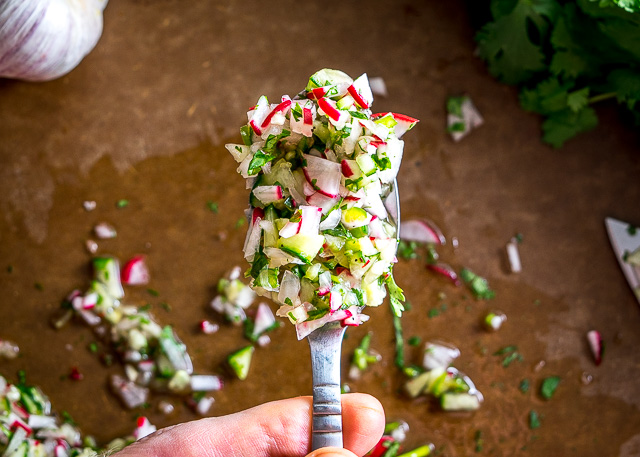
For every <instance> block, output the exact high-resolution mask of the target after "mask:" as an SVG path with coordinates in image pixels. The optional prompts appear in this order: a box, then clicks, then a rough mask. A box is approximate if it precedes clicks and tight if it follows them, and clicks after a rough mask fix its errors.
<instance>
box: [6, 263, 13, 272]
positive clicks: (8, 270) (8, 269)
mask: <svg viewBox="0 0 640 457" xmlns="http://www.w3.org/2000/svg"><path fill="white" fill-rule="evenodd" d="M7 273H13V265H7Z"/></svg>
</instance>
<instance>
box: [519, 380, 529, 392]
mask: <svg viewBox="0 0 640 457" xmlns="http://www.w3.org/2000/svg"><path fill="white" fill-rule="evenodd" d="M530 386H531V383H530V382H529V380H528V379H526V378H525V379H523V380H522V381H520V392H522V393H523V394H525V393H527V392H528V391H529V387H530Z"/></svg>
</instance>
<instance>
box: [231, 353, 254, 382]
mask: <svg viewBox="0 0 640 457" xmlns="http://www.w3.org/2000/svg"><path fill="white" fill-rule="evenodd" d="M254 351H255V348H254V347H253V346H251V345H249V346H245V347H243V348H242V349H240V350H238V351H236V352H234V353H233V354H231V355H229V357H227V362H228V363H229V366H230V367H231V369H232V370H233V372H234V373H235V374H236V376H237V377H238V379H240V380H241V381H244V380H245V379H247V375H248V374H249V367H250V366H251V358H252V357H253V352H254Z"/></svg>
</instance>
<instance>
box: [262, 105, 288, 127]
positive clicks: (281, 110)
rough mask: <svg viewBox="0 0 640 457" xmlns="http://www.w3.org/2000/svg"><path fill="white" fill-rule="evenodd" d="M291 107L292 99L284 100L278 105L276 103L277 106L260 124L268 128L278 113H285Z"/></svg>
mask: <svg viewBox="0 0 640 457" xmlns="http://www.w3.org/2000/svg"><path fill="white" fill-rule="evenodd" d="M290 107H291V100H283V101H282V102H280V103H279V104H278V105H276V107H275V108H273V109H272V110H271V112H269V114H267V116H266V117H265V118H264V121H262V124H261V125H260V127H261V128H263V129H264V128H266V127H267V126H268V125H269V124H270V123H271V121H272V119H273V117H274V116H275V115H276V114H281V115H285V114H286V113H287V111H288V110H289V108H290Z"/></svg>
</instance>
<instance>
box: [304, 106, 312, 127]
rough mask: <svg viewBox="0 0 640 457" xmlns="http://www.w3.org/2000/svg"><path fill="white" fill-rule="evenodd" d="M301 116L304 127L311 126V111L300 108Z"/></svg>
mask: <svg viewBox="0 0 640 457" xmlns="http://www.w3.org/2000/svg"><path fill="white" fill-rule="evenodd" d="M302 115H303V119H304V123H305V124H306V125H311V124H313V115H312V114H311V109H309V108H302Z"/></svg>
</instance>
